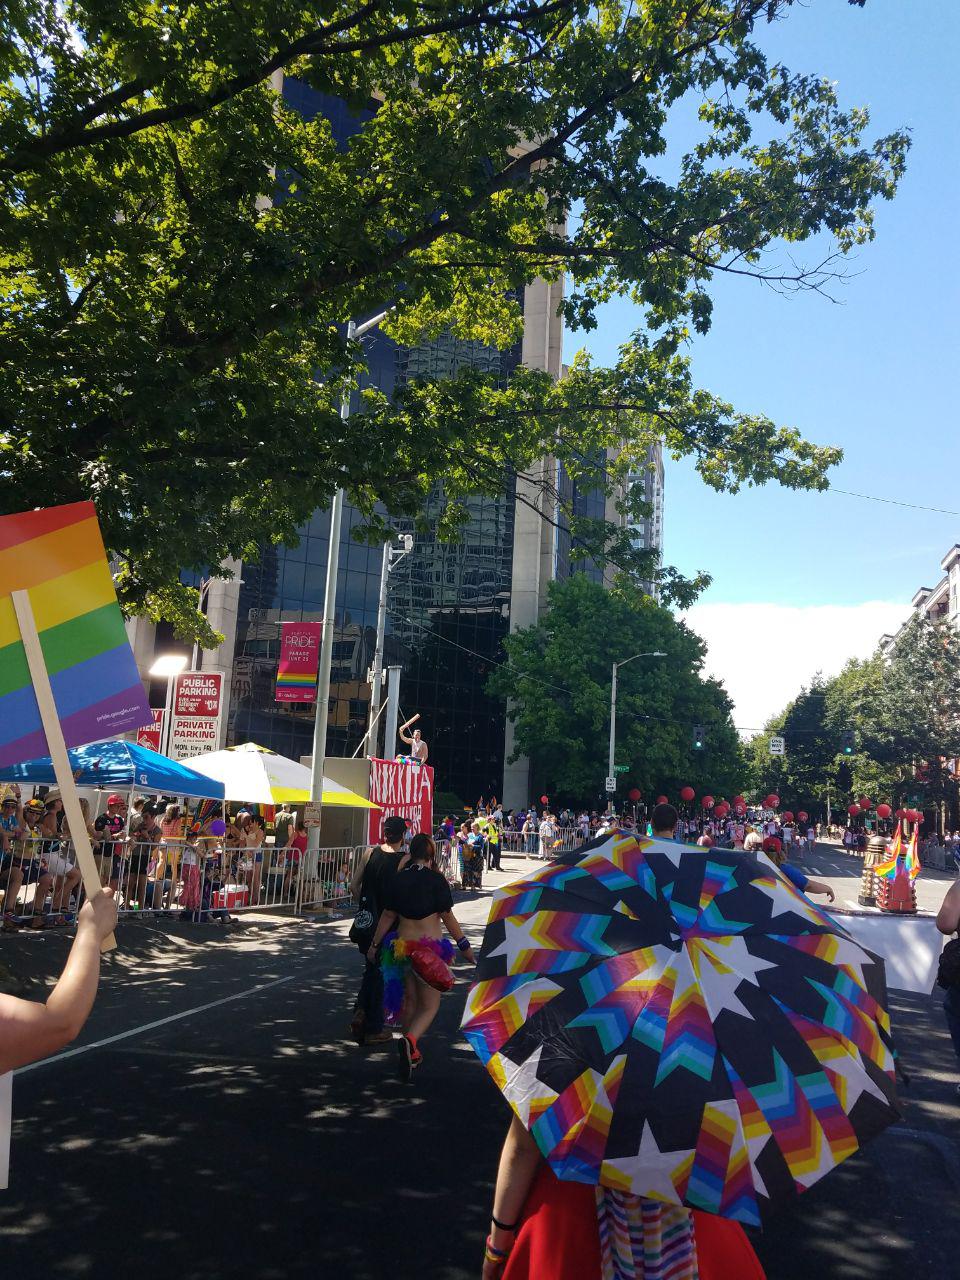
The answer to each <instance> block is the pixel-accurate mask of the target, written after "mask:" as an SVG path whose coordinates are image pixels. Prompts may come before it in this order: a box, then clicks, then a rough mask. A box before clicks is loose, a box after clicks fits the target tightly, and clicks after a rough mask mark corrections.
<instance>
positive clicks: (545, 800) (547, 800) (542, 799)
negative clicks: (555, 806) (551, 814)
mask: <svg viewBox="0 0 960 1280" xmlns="http://www.w3.org/2000/svg"><path fill="white" fill-rule="evenodd" d="M540 803H541V804H549V803H550V797H549V796H541V797H540Z"/></svg>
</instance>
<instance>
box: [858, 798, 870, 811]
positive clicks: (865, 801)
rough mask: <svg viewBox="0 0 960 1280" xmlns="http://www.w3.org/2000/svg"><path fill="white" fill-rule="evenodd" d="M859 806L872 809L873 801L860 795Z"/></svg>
mask: <svg viewBox="0 0 960 1280" xmlns="http://www.w3.org/2000/svg"><path fill="white" fill-rule="evenodd" d="M860 808H861V809H872V808H873V801H872V800H870V799H869V798H868V797H867V796H861V797H860Z"/></svg>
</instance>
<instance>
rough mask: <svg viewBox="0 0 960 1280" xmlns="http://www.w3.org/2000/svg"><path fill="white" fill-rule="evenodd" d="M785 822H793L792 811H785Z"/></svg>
mask: <svg viewBox="0 0 960 1280" xmlns="http://www.w3.org/2000/svg"><path fill="white" fill-rule="evenodd" d="M783 820H784V822H792V821H793V814H792V813H791V812H790V810H789V809H786V810H785V811H784V814H783Z"/></svg>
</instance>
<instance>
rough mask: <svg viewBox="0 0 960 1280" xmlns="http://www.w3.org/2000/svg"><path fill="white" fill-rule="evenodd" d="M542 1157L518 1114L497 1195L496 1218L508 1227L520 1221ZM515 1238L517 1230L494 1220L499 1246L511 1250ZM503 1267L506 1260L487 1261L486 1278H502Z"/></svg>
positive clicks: (494, 1237)
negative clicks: (509, 1229)
mask: <svg viewBox="0 0 960 1280" xmlns="http://www.w3.org/2000/svg"><path fill="white" fill-rule="evenodd" d="M540 1158H541V1157H540V1151H539V1150H538V1148H537V1144H536V1143H535V1142H534V1140H533V1138H531V1137H530V1134H529V1133H527V1131H526V1129H525V1128H524V1127H523V1125H522V1124H521V1123H520V1121H519V1120H518V1119H517V1117H516V1116H514V1117H513V1119H512V1120H511V1122H510V1128H509V1129H508V1130H507V1136H506V1138H505V1139H504V1143H503V1150H502V1151H501V1152H500V1167H499V1169H498V1170H497V1187H496V1191H495V1192H494V1195H493V1217H494V1218H496V1219H497V1221H498V1222H503V1223H506V1225H507V1226H513V1225H514V1224H516V1223H518V1222H519V1220H520V1215H521V1214H522V1213H523V1206H524V1205H525V1204H526V1202H527V1196H528V1195H529V1194H530V1188H531V1186H532V1185H533V1179H534V1176H535V1175H536V1172H537V1168H538V1166H539V1164H540ZM515 1239H516V1233H515V1232H514V1231H504V1230H503V1229H502V1228H500V1227H498V1226H496V1225H494V1223H493V1222H492V1221H491V1223H490V1240H491V1242H492V1244H493V1247H494V1248H495V1249H499V1250H503V1251H505V1252H509V1251H510V1249H511V1248H512V1247H513V1242H514V1240H515ZM502 1269H503V1263H498V1262H491V1261H489V1260H487V1261H485V1262H484V1264H483V1280H499V1276H500V1273H501V1271H502Z"/></svg>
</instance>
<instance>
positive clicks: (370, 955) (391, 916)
mask: <svg viewBox="0 0 960 1280" xmlns="http://www.w3.org/2000/svg"><path fill="white" fill-rule="evenodd" d="M399 919H400V916H399V915H398V913H397V912H396V911H381V912H380V919H379V920H378V921H377V928H376V931H375V933H374V935H373V941H372V942H371V943H370V950H369V951H368V952H367V959H368V960H370V959H374V960H375V959H376V956H377V948H378V947H379V946H380V943H381V942H382V941H383V940H384V938H385V937H386V936H387V934H388V933H389V932H390V930H391V929H392V928H393V927H394V925H395V924H396V923H397V921H398V920H399Z"/></svg>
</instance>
